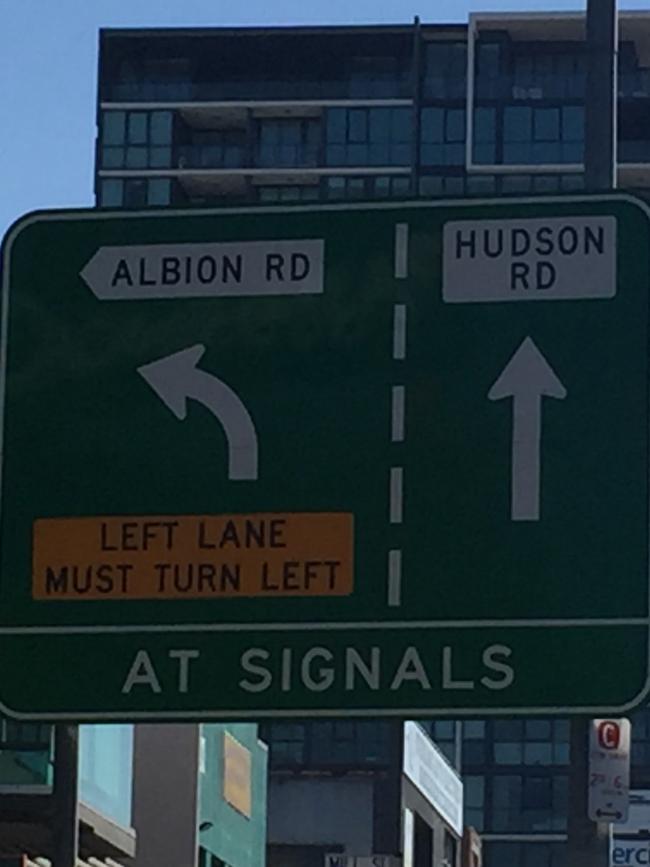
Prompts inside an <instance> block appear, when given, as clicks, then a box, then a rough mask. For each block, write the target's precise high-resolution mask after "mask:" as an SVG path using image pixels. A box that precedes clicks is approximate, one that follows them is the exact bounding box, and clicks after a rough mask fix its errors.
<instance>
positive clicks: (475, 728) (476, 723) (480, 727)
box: [463, 720, 485, 740]
mask: <svg viewBox="0 0 650 867" xmlns="http://www.w3.org/2000/svg"><path fill="white" fill-rule="evenodd" d="M484 737H485V722H484V721H483V720H467V721H466V722H464V723H463V738H464V739H465V740H477V739H482V738H484Z"/></svg>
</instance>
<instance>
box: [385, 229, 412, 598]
mask: <svg viewBox="0 0 650 867" xmlns="http://www.w3.org/2000/svg"><path fill="white" fill-rule="evenodd" d="M408 244H409V226H408V223H396V224H395V238H394V261H393V271H394V276H395V278H396V279H398V280H404V279H405V278H406V277H408ZM392 352H393V361H404V360H405V359H406V304H402V303H401V304H395V305H394V306H393V347H392ZM405 437H406V387H405V386H404V385H393V386H391V422H390V438H391V442H392V443H402V442H404V439H405ZM403 517H404V468H403V467H401V466H393V467H391V468H390V493H389V520H390V523H391V524H392V525H396V524H401V523H402V521H403ZM387 565H388V593H387V602H388V605H389V606H391V607H397V606H398V605H400V604H401V601H402V549H401V548H392V549H391V550H390V551H389V552H388V564H387Z"/></svg>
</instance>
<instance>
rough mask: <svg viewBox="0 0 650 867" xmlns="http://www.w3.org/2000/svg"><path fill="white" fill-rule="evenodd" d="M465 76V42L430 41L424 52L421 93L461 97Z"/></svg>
mask: <svg viewBox="0 0 650 867" xmlns="http://www.w3.org/2000/svg"><path fill="white" fill-rule="evenodd" d="M466 76H467V44H466V43H465V42H443V41H435V42H433V41H432V42H430V43H429V44H428V45H427V46H426V48H425V52H424V80H423V88H422V90H423V94H424V96H425V98H426V97H428V98H433V99H462V98H463V97H464V96H465V80H466Z"/></svg>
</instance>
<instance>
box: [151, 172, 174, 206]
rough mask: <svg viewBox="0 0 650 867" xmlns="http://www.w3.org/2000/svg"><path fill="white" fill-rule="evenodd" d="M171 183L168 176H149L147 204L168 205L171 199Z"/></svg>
mask: <svg viewBox="0 0 650 867" xmlns="http://www.w3.org/2000/svg"><path fill="white" fill-rule="evenodd" d="M171 187H172V183H171V181H170V179H169V178H149V187H148V190H147V204H148V205H153V206H159V205H168V204H169V202H170V201H171Z"/></svg>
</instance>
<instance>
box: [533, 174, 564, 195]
mask: <svg viewBox="0 0 650 867" xmlns="http://www.w3.org/2000/svg"><path fill="white" fill-rule="evenodd" d="M559 188H560V179H559V177H558V176H557V175H533V192H534V193H557V191H558V190H559Z"/></svg>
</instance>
